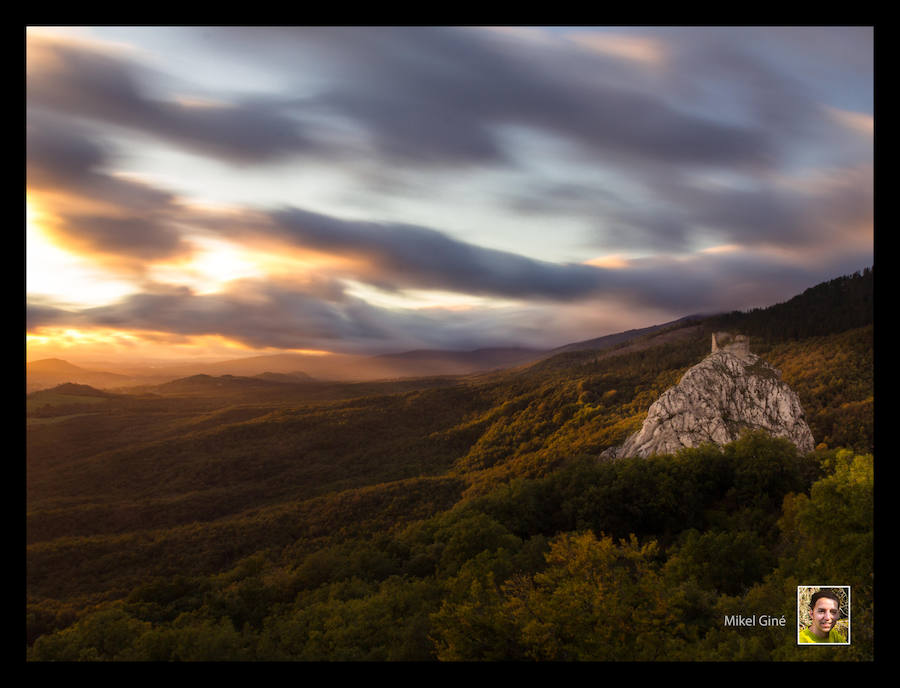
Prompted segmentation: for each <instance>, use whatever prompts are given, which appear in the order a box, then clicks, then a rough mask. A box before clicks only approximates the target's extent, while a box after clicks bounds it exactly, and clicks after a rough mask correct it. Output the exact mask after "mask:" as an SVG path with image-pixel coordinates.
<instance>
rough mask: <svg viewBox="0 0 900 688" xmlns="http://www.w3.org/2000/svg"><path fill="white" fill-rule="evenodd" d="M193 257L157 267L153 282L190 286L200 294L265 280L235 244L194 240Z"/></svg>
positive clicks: (261, 273)
mask: <svg viewBox="0 0 900 688" xmlns="http://www.w3.org/2000/svg"><path fill="white" fill-rule="evenodd" d="M192 243H193V244H194V246H195V249H196V250H195V251H194V253H193V254H192V255H191V256H190V258H188V259H186V260H182V261H178V262H172V263H160V264H157V265H153V266H152V267H151V268H150V269H149V271H148V274H149V276H150V277H151V279H154V280H156V281H158V282H163V283H165V284H176V285H178V286H187V287H190V288H191V289H192V290H193V291H194V292H195V293H197V294H214V293H217V292H221V291H224V290H225V288H226V287H227V285H228V283H229V282H232V281H234V280H238V279H246V278H251V277H257V278H258V277H262V276H263V274H264V272H263V271H262V270H261V269H260V268H259V267H258V265H256V264H255V262H254V261H252V260H249V259H248V258H247V257H245V255H244V254H243V253H242V251H241V250H240V249H238V248H237V247H236V246H234V245H233V244H230V243H228V242H226V241H221V240H218V239H211V238H206V237H199V238H194V239H193V240H192Z"/></svg>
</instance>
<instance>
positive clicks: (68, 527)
mask: <svg viewBox="0 0 900 688" xmlns="http://www.w3.org/2000/svg"><path fill="white" fill-rule="evenodd" d="M872 285H873V273H872V271H871V270H869V271H866V272H864V273H862V274H857V275H851V276H847V277H843V278H839V279H838V280H834V281H832V282H829V283H826V284H825V285H820V287H817V288H813V289H812V290H808V291H807V292H805V293H804V294H802V295H799V296H798V297H796V298H795V299H792V300H790V301H789V302H786V304H788V305H787V306H784V305H776V306H773V307H771V308H769V309H758V310H755V311H752V312H748V313H732V314H724V315H720V316H713V317H710V318H702V319H695V318H690V319H685V320H684V321H683V322H676V323H673V324H670V325H669V326H668V327H660V328H650V331H638V332H636V333H634V334H631V333H623V335H624V334H628V335H629V336H627V337H621V338H615V337H614V338H612V339H607V338H600V339H599V340H589V341H594V344H592V345H590V346H586V347H582V346H577V347H574V348H564V349H565V350H561V351H557V352H556V353H554V354H549V355H544V356H542V357H540V358H539V360H536V361H533V362H527V361H526V362H524V363H520V364H519V365H516V366H515V367H511V368H507V369H502V370H489V371H485V370H481V371H474V372H472V373H470V374H466V375H458V376H439V377H430V378H411V379H395V380H383V381H380V382H358V383H348V382H337V381H331V382H325V381H323V380H312V381H310V380H304V381H298V382H290V381H282V380H281V379H277V380H276V379H269V377H270V376H261V377H255V378H254V377H252V376H251V375H261V373H262V372H266V371H257V372H253V373H252V374H250V371H249V370H247V371H245V373H248V374H246V375H244V376H241V375H237V374H235V373H219V374H218V375H212V374H206V375H197V376H193V377H187V378H185V379H180V380H177V381H170V382H168V383H166V384H163V385H155V386H145V387H142V388H141V389H140V390H134V391H135V393H128V394H121V393H120V394H116V395H113V396H102V393H100V394H99V395H98V394H94V392H90V391H89V390H80V393H76V394H72V392H79V390H78V389H76V388H69V387H65V388H58V389H57V390H55V391H52V392H47V393H46V397H45V398H44V399H43V402H42V403H41V404H40V406H39V408H40V411H39V412H38V409H37V405H35V404H32V407H30V408H31V410H30V411H29V418H28V424H29V431H28V433H27V521H26V524H27V529H26V537H27V579H26V585H27V595H28V605H27V615H28V616H27V635H28V646H29V650H28V652H29V658H30V659H34V660H46V659H56V660H66V659H69V660H72V659H75V660H77V659H145V660H146V659H182V660H184V659H222V658H226V659H269V660H286V659H294V660H295V659H305V660H323V659H332V660H334V659H344V660H346V659H350V660H366V659H368V660H373V659H374V660H384V659H415V660H435V659H445V660H461V659H536V658H541V659H571V658H573V657H574V658H578V657H580V658H588V659H590V658H594V659H603V658H605V659H615V658H625V659H651V660H653V659H683V660H690V659H707V660H708V659H718V660H760V659H765V660H771V659H796V658H797V655H796V653H797V648H796V643H795V642H793V640H792V638H791V637H790V635H789V634H788V635H786V636H784V637H783V634H782V635H779V634H778V633H777V632H774V631H772V630H771V629H768V630H766V629H762V630H754V631H748V634H747V635H746V636H742V638H743V640H741V639H740V638H738V637H737V636H736V634H735V632H734V631H733V630H729V629H724V630H723V627H722V622H721V619H722V618H723V615H727V614H736V613H739V612H740V610H741V609H750V608H756V607H755V606H754V605H758V604H759V600H767V604H768V605H769V606H768V607H767V608H766V613H770V614H774V615H780V614H782V613H783V614H787V615H788V616H789V618H793V617H792V616H790V614H792V613H793V612H792V609H793V607H792V605H793V604H794V601H793V600H792V599H790V596H788V595H787V594H786V593H785V592H784V591H785V590H787V591H790V590H792V589H793V590H795V589H796V585H797V584H798V583H797V581H798V580H806V578H807V577H808V576H810V575H813V574H814V573H815V574H816V575H818V576H823V575H824V576H825V577H826V578H828V579H829V580H832V579H833V580H835V581H839V582H841V583H842V584H844V583H846V584H848V585H852V586H853V590H854V604H855V605H856V606H854V609H853V619H854V643H853V645H852V646H851V647H850V648H846V649H847V651H846V652H844V653H843V654H841V655H835V656H837V657H838V658H850V659H852V658H855V659H866V658H869V657H870V656H871V652H872V650H871V624H870V617H871V599H872V598H871V580H870V578H869V577H867V574H866V571H867V570H871V569H870V568H868V569H867V567H869V566H870V564H871V533H872V524H871V514H870V504H871V484H870V482H866V481H867V480H869V477H867V476H870V474H871V470H870V464H871V453H872V452H873V448H874V434H873V408H874V392H873V389H874V370H873V362H872V361H873V359H872V351H873V322H872V321H873V314H872V310H871V303H872V300H871V294H872ZM828 303H830V304H831V306H832V307H831V308H825V307H824V304H828ZM806 313H809V314H811V315H810V316H809V317H807V316H805V315H804V314H806ZM823 313H826V314H829V315H828V317H827V318H824V316H823ZM823 318H824V324H823ZM787 321H789V322H790V327H786V326H785V325H784V323H785V322H787ZM726 326H727V328H730V329H733V330H744V331H747V333H748V334H749V335H750V337H751V348H752V350H754V351H756V352H759V353H763V352H764V355H765V358H766V360H768V361H769V362H771V363H772V364H773V365H775V366H776V367H778V368H779V369H780V370H781V371H782V375H783V377H784V379H785V381H786V382H788V384H790V385H791V387H792V389H794V390H795V391H796V393H797V395H798V397H799V398H800V400H801V403H802V405H803V408H804V410H805V412H806V416H807V419H808V422H809V425H810V428H811V430H812V432H813V435H814V437H815V441H816V443H817V444H818V448H817V449H816V451H815V452H812V453H810V454H809V455H807V456H798V455H797V454H796V451H795V450H792V449H791V448H790V447H787V446H785V445H784V444H782V443H779V442H778V441H776V440H773V439H771V438H766V437H761V436H747V437H745V438H742V439H741V440H739V441H738V442H735V443H734V444H733V445H729V446H726V447H724V448H716V447H707V448H701V449H697V450H690V451H684V452H682V453H680V454H679V455H677V456H663V457H656V458H653V459H641V460H632V459H629V458H625V459H621V460H616V461H613V462H606V461H602V460H600V459H599V458H598V457H599V455H600V453H601V452H602V451H603V450H604V449H606V448H608V447H610V446H613V445H617V444H620V443H621V442H622V441H623V440H624V438H625V437H627V436H628V435H629V434H630V433H631V432H633V431H634V430H635V429H637V428H638V427H639V426H640V424H641V422H642V420H643V418H644V416H645V415H646V412H647V408H648V407H649V406H650V404H651V403H652V402H653V401H654V400H655V399H656V398H657V397H658V396H659V395H660V394H661V393H662V392H663V391H664V390H665V389H667V388H668V387H670V386H671V385H673V384H674V383H675V382H677V380H678V379H679V377H680V375H681V374H682V373H683V372H684V371H685V370H687V369H688V368H689V367H690V366H692V365H694V364H695V363H696V362H697V361H698V360H699V359H700V358H701V357H702V356H704V355H705V353H706V352H708V350H709V341H710V332H712V331H714V330H718V329H725V328H726ZM582 344H584V343H582ZM504 355H505V354H504ZM527 355H529V356H530V355H531V353H528V354H527ZM400 358H401V359H403V360H404V363H409V362H413V363H414V364H415V365H419V364H421V363H423V361H424V362H425V363H427V364H428V365H431V364H433V362H434V361H435V360H439V361H447V360H452V359H453V357H452V356H450V357H449V359H448V358H447V357H444V356H443V355H433V354H431V353H421V352H419V353H411V354H409V355H408V356H407V357H405V358H404V357H400ZM462 358H463V360H464V361H465V358H466V357H465V356H463V357H462ZM474 358H475V359H476V360H478V361H481V362H484V361H487V360H488V359H489V358H490V357H489V356H486V355H483V352H482V354H479V355H477V356H474ZM495 362H496V359H495ZM285 363H286V364H287V361H285ZM294 363H295V362H294ZM292 364H293V363H292ZM261 365H262V363H261ZM293 370H295V371H296V370H298V368H296V367H295V368H293ZM267 371H268V372H278V371H275V370H273V369H272V368H271V367H270V368H267ZM398 377H399V376H398ZM138 391H139V393H137V392H138ZM66 392H68V393H66ZM38 394H45V393H43V392H40V393H38ZM51 394H56V395H57V396H58V397H59V398H55V399H54V398H52V396H51ZM34 398H35V396H34V395H32V396H31V397H29V399H32V400H33V399H34ZM79 398H80V399H81V400H82V405H81V406H80V407H79V406H77V405H74V406H73V404H74V402H72V399H79ZM93 400H99V402H100V403H102V408H101V406H100V405H99V404H98V405H97V406H96V407H93V406H92V404H93V403H95V402H94V401H93ZM73 408H74V409H75V411H77V412H75V413H73ZM867 456H868V458H866V457H867ZM831 537H839V538H842V540H841V541H842V542H843V543H844V545H843V548H842V550H841V552H839V553H836V554H835V556H834V557H832V558H831V559H830V560H829V562H827V563H826V564H825V567H826V569H827V570H825V571H823V569H822V566H823V564H822V562H821V561H819V559H817V558H816V557H817V555H816V552H817V551H819V547H820V546H821V544H822V542H823V538H824V539H827V538H831ZM593 580H596V581H603V585H598V584H589V585H588V584H585V581H593ZM817 580H818V579H817ZM662 591H668V592H666V594H663V592H662ZM663 599H665V600H667V603H668V606H667V607H664V606H662V605H659V606H657V605H656V601H657V600H663ZM573 605H574V606H573ZM576 608H577V609H580V610H581V611H580V612H579V613H575V611H576ZM595 614H600V616H599V617H598V616H595ZM669 615H674V616H673V617H672V618H670V616H669ZM599 619H603V622H602V623H600V622H599ZM579 624H583V625H579ZM610 624H612V626H613V627H614V628H615V630H616V632H615V634H614V635H612V636H610V635H608V634H607V633H606V630H605V629H608V628H609V627H610ZM663 628H668V629H671V630H670V631H666V632H663V631H662V630H661V629H663ZM787 630H788V631H789V630H790V629H787Z"/></svg>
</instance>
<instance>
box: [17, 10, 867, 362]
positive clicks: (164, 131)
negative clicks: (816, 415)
mask: <svg viewBox="0 0 900 688" xmlns="http://www.w3.org/2000/svg"><path fill="white" fill-rule="evenodd" d="M26 38H27V46H26V74H27V115H28V116H27V126H26V134H27V153H28V155H27V175H26V187H27V188H26V269H27V278H26V289H27V309H28V310H27V325H26V330H27V334H28V337H27V339H26V346H27V354H28V357H29V359H35V358H39V357H41V356H51V355H53V356H60V355H62V354H63V353H65V355H66V356H78V355H80V354H82V353H87V352H97V351H101V350H103V351H108V352H110V355H116V356H118V355H120V354H121V355H123V356H124V355H126V354H127V355H128V356H132V357H139V356H140V355H142V354H146V355H148V356H150V355H152V356H167V357H171V358H175V357H179V356H182V357H191V356H200V355H202V356H216V355H222V356H236V355H237V356H241V355H247V356H249V355H255V354H259V353H260V352H280V351H300V350H303V351H306V350H311V351H334V352H343V353H363V352H369V353H384V352H390V351H394V352H398V351H404V350H411V349H422V348H440V349H460V350H471V349H475V348H479V347H487V346H500V345H503V346H525V347H535V348H542V347H555V346H561V345H564V344H566V343H568V342H571V341H573V340H578V339H585V338H588V337H596V336H601V335H603V334H608V333H612V332H617V331H621V330H622V329H625V325H626V324H627V326H628V327H640V326H649V325H654V324H659V323H660V322H665V321H667V320H674V319H677V318H680V317H682V316H684V315H685V314H686V313H692V312H717V311H730V310H734V309H742V308H752V307H756V306H761V305H765V304H769V303H772V302H775V301H778V300H780V299H783V298H787V297H789V296H790V295H792V294H794V293H798V292H800V291H802V290H803V289H805V288H807V287H809V286H811V285H813V284H816V283H818V282H820V281H822V280H824V279H828V278H830V277H832V276H834V275H837V274H845V273H849V272H853V271H855V270H859V269H861V268H863V267H865V266H868V265H871V264H872V262H873V232H874V229H873V224H874V219H873V218H874V193H873V185H874V184H873V182H874V152H873V151H874V149H873V145H874V136H873V135H874V126H875V122H874V109H873V102H874V96H873V33H872V30H871V28H866V27H824V28H821V27H820V28H816V27H782V28H775V29H770V28H766V27H759V28H752V27H747V28H743V27H721V28H720V27H697V28H691V27H670V28H667V27H532V26H528V27H515V26H513V27H488V28H478V27H399V28H391V27H370V28H351V27H315V28H311V29H304V28H299V27H283V28H279V27H273V28H263V27H151V26H147V27H116V26H105V27H34V28H29V29H27V35H26ZM298 64H302V65H304V69H303V70H297V68H296V66H297V65H298ZM448 94H452V97H451V96H450V95H448ZM800 132H802V135H801V134H800ZM735 285H741V287H740V288H739V289H738V288H737V287H736V286H735ZM590 328H600V330H602V331H595V330H590V331H589V329H590Z"/></svg>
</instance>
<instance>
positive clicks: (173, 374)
mask: <svg viewBox="0 0 900 688" xmlns="http://www.w3.org/2000/svg"><path fill="white" fill-rule="evenodd" d="M701 318H702V316H688V317H686V318H681V319H679V320H674V321H672V322H668V323H663V324H662V325H654V326H652V327H645V328H641V329H635V330H628V331H627V332H619V333H616V334H611V335H607V336H604V337H598V338H596V339H589V340H586V341H582V342H575V343H572V344H567V345H565V346H562V347H558V348H556V349H551V350H541V349H529V348H517V347H506V348H502V347H497V348H483V349H475V350H472V351H453V350H441V349H419V350H415V351H406V352H402V353H394V354H381V355H378V356H359V355H350V354H330V355H324V356H323V355H312V354H289V353H286V354H274V355H268V356H251V357H248V358H238V359H231V360H226V361H218V362H215V363H196V364H192V363H181V364H175V365H170V366H165V367H159V368H156V369H154V371H153V373H152V374H142V375H139V374H135V373H129V374H123V373H120V372H119V373H117V372H107V371H100V370H91V369H87V368H83V367H80V366H77V365H73V364H72V363H69V362H68V361H64V360H62V359H58V358H46V359H42V360H39V361H33V362H31V363H28V364H26V392H27V393H30V392H34V391H37V390H41V389H49V388H51V387H55V386H57V385H60V384H63V383H66V382H70V383H76V384H83V385H90V386H91V387H96V388H99V389H116V388H123V387H136V386H150V385H160V384H164V383H168V382H171V381H173V380H179V379H183V378H190V377H193V376H198V375H205V376H223V375H231V376H240V377H244V378H251V377H257V378H259V379H260V380H261V381H267V382H285V383H297V382H304V381H311V380H332V381H371V380H387V379H398V378H412V377H430V376H438V375H468V374H472V373H480V372H487V371H491V370H499V369H503V368H511V367H516V366H520V365H525V364H528V363H532V362H534V361H537V360H540V359H542V358H545V357H547V356H552V355H554V354H558V353H561V352H564V351H584V350H603V349H608V348H610V347H614V346H617V345H620V344H622V343H624V342H628V341H630V340H633V339H636V338H638V337H642V336H645V335H648V334H652V333H655V332H659V331H660V330H664V329H667V328H679V327H682V326H684V325H687V324H690V323H692V322H694V321H697V320H699V319H701Z"/></svg>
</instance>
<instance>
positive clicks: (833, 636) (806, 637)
mask: <svg viewBox="0 0 900 688" xmlns="http://www.w3.org/2000/svg"><path fill="white" fill-rule="evenodd" d="M800 642H801V643H846V642H847V640H846V639H845V638H844V636H842V635H841V634H840V632H839V631H838V629H837V627H834V628H832V629H831V630H830V631H828V637H827V638H819V637H818V636H816V635H815V634H814V633H813V632H812V631H811V630H809V629H808V628H804V629H803V630H802V631H800Z"/></svg>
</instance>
